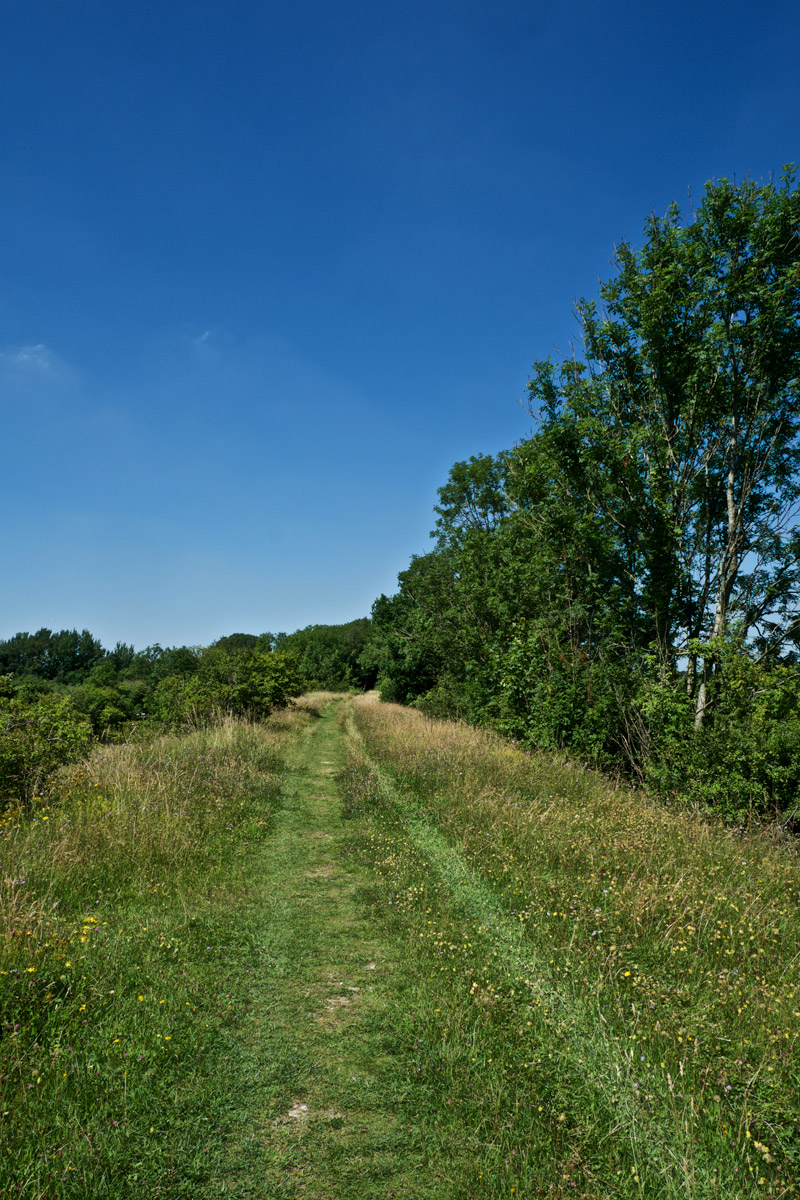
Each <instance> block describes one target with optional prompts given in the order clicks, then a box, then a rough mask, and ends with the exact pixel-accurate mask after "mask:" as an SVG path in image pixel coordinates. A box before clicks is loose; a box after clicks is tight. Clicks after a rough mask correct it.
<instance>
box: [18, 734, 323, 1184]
mask: <svg viewBox="0 0 800 1200" xmlns="http://www.w3.org/2000/svg"><path fill="white" fill-rule="evenodd" d="M303 719H304V718H303V716H302V715H301V714H298V713H286V714H279V715H277V716H276V718H275V720H274V721H272V722H270V723H269V724H268V725H267V726H249V725H244V724H239V723H236V722H233V721H227V722H225V723H223V724H221V725H219V726H217V727H214V728H211V729H208V730H204V731H200V732H197V733H193V734H191V735H188V736H184V737H181V738H178V737H164V738H160V739H158V740H156V741H154V742H152V743H150V744H147V745H127V746H116V747H109V748H106V749H103V750H101V751H98V752H97V753H95V755H94V756H93V757H92V758H91V759H90V760H89V761H88V763H86V764H84V765H83V766H81V767H80V768H79V769H76V770H73V771H71V772H66V773H64V774H63V775H62V776H61V778H60V779H59V780H58V782H57V785H56V787H55V789H54V790H53V792H52V793H51V795H50V797H49V798H48V800H47V801H46V802H40V803H39V804H38V805H36V806H35V808H34V810H33V811H31V810H24V811H23V810H16V811H11V812H9V811H7V812H5V813H4V814H3V817H2V822H1V823H0V864H1V867H0V1000H1V1002H2V1035H3V1036H2V1041H1V1042H0V1113H2V1124H0V1194H2V1195H3V1196H4V1197H6V1196H8V1197H11V1196H15V1195H21V1196H22V1195H24V1196H26V1197H48V1198H49V1197H56V1196H58V1197H61V1196H64V1197H67V1196H70V1197H71V1196H75V1197H86V1196H89V1195H91V1196H129V1195H131V1194H133V1193H134V1191H138V1192H139V1193H141V1194H143V1195H149V1196H166V1195H172V1194H176V1195H177V1194H185V1195H192V1194H200V1192H201V1191H202V1180H203V1179H205V1178H207V1177H208V1175H209V1173H210V1172H211V1171H213V1169H214V1164H215V1162H216V1161H217V1157H218V1156H219V1154H220V1153H221V1148H220V1147H221V1140H222V1136H223V1134H224V1126H225V1119H226V1111H227V1109H226V1104H228V1103H229V1099H230V1094H231V1092H230V1089H231V1088H232V1087H233V1085H234V1083H235V1082H236V1081H235V1080H234V1079H233V1078H232V1077H231V1070H232V1069H233V1061H232V1060H235V1053H233V1051H232V1047H231V1045H230V1044H229V1042H230V1031H231V1029H232V1028H233V1027H234V1026H235V1023H236V1021H237V1019H238V1018H239V1016H240V1015H241V1011H242V1007H243V1005H244V1004H245V1003H246V994H247V989H246V982H247V981H246V975H247V971H248V969H249V967H248V960H249V957H250V950H251V948H250V947H248V945H247V936H248V935H247V922H246V920H242V914H243V912H244V910H246V907H247V904H248V900H249V895H248V888H249V884H248V870H247V867H248V863H249V861H250V860H251V859H252V856H253V853H254V850H255V847H256V846H257V844H258V842H259V840H260V839H262V838H263V837H264V836H266V835H267V834H268V832H269V829H270V825H271V821H272V814H273V812H274V810H275V808H276V805H277V804H278V802H279V795H280V780H281V774H282V770H283V760H284V755H285V751H286V748H287V745H288V743H289V742H290V741H291V738H292V735H293V732H294V730H295V729H297V728H298V724H299V723H300V722H302V720H303ZM212 1079H213V1080H214V1082H215V1086H213V1087H209V1080H212ZM226 1084H227V1085H228V1087H227V1090H226ZM198 1189H199V1190H198Z"/></svg>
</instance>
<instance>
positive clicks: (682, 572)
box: [529, 169, 800, 724]
mask: <svg viewBox="0 0 800 1200" xmlns="http://www.w3.org/2000/svg"><path fill="white" fill-rule="evenodd" d="M615 261H616V266H617V275H616V277H615V278H614V279H612V280H611V281H610V282H608V283H605V284H602V285H601V288H600V297H601V304H600V305H599V306H598V305H595V304H593V303H589V302H586V301H581V302H580V304H579V305H578V314H579V318H580V320H581V324H582V329H583V337H584V348H585V359H586V361H585V362H578V361H576V360H574V361H572V362H568V363H565V364H563V365H561V366H560V367H556V366H554V364H552V363H550V362H546V363H539V364H537V365H536V368H535V373H534V377H533V379H532V381H531V383H530V386H529V396H530V402H531V406H532V408H534V409H535V410H537V411H538V412H540V413H541V415H542V417H543V421H544V425H545V428H548V427H549V428H551V429H552V428H556V427H560V428H562V429H566V428H570V429H571V430H572V434H573V437H574V438H575V440H576V446H577V451H576V453H577V455H578V457H579V459H580V461H581V467H582V470H583V474H584V477H585V478H584V482H583V486H584V487H585V499H584V501H582V503H584V504H586V502H587V500H586V498H588V504H589V506H590V507H591V508H593V509H594V511H595V513H596V516H597V519H598V520H602V521H603V522H605V523H606V525H607V526H608V527H609V528H613V529H615V530H616V541H617V544H618V547H619V551H620V554H621V557H622V559H623V560H626V562H627V568H626V569H627V575H628V579H629V582H630V585H631V588H632V591H633V593H634V594H635V600H636V604H637V606H638V608H639V612H640V618H641V631H642V634H641V635H642V638H643V640H644V643H649V644H650V646H651V647H655V648H657V649H658V650H659V652H660V654H661V656H662V658H664V659H665V660H668V661H672V662H674V661H675V658H676V656H678V655H687V656H688V662H689V671H688V675H687V686H688V687H689V689H690V690H691V691H692V692H693V693H694V694H695V704H696V708H695V711H696V722H697V724H702V722H703V719H704V716H705V712H706V708H707V704H708V687H709V681H710V677H711V673H712V670H713V663H714V650H713V646H714V642H715V640H718V639H720V638H721V637H722V636H723V635H724V634H725V633H726V632H727V631H728V630H729V628H730V627H731V625H732V624H733V625H735V626H736V627H737V630H738V632H739V634H740V635H741V636H742V637H744V638H745V639H747V638H750V639H757V640H759V641H760V644H761V647H762V649H763V651H764V652H772V653H775V652H776V651H777V650H778V649H779V648H780V646H781V644H782V643H783V642H784V641H785V640H786V638H787V637H788V636H789V635H790V634H791V633H792V630H793V623H794V621H795V616H794V613H795V610H796V605H797V589H798V570H797V555H796V549H797V541H798V538H797V523H796V505H797V501H798V497H799V496H800V482H799V480H798V466H800V441H799V439H798V432H799V431H800V190H798V188H797V187H796V186H795V176H794V174H793V172H792V171H791V170H790V169H787V170H786V171H785V172H784V175H783V176H782V179H781V182H780V184H779V185H778V186H775V185H774V184H772V183H769V184H765V185H757V184H756V183H754V182H752V181H749V180H748V181H745V182H744V183H740V184H735V183H730V182H729V181H728V180H725V179H723V180H720V181H719V182H718V183H716V184H708V185H707V186H706V190H705V193H704V196H703V200H702V202H701V204H700V206H699V207H698V209H697V211H696V213H694V214H693V216H692V219H690V220H689V221H688V222H686V223H684V220H683V217H682V215H681V213H680V210H679V209H678V207H677V206H672V207H671V208H670V210H669V211H668V213H667V214H666V216H665V217H663V218H658V217H655V216H654V217H652V218H651V219H650V220H649V221H648V222H647V224H646V227H645V240H644V244H643V246H642V248H641V249H640V250H635V249H634V248H633V247H631V246H630V245H629V244H628V243H623V244H622V245H621V246H619V247H618V248H617V250H616V254H615ZM700 644H704V646H705V647H706V648H705V649H704V650H702V652H701V659H702V662H701V664H700V667H699V668H698V666H697V664H696V661H695V659H696V655H697V654H698V647H699V645H700ZM698 670H699V674H698ZM696 675H697V678H696Z"/></svg>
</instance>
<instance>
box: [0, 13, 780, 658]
mask: <svg viewBox="0 0 800 1200" xmlns="http://www.w3.org/2000/svg"><path fill="white" fill-rule="evenodd" d="M764 14H766V15H764ZM799 60H800V10H798V8H797V6H796V4H790V3H783V2H780V0H779V2H776V3H772V4H770V5H769V6H766V7H765V8H764V9H762V10H761V13H759V11H758V10H757V9H756V8H755V7H754V6H753V5H752V4H751V3H747V4H745V3H742V2H740V0H733V2H731V3H725V4H722V3H716V2H714V3H705V4H704V3H699V4H698V3H697V2H696V0H695V2H694V3H692V4H688V3H685V2H683V0H678V2H677V3H675V4H673V5H671V6H668V7H667V8H666V9H665V8H664V7H663V6H649V5H643V4H641V3H637V4H633V3H623V2H621V0H610V2H609V3H606V4H603V5H599V4H597V2H596V0H594V2H593V3H585V2H584V0H576V2H574V3H572V4H571V5H569V6H562V7H559V8H555V7H554V6H552V5H543V4H539V3H536V2H529V3H518V2H517V0H494V2H492V3H489V2H483V0H481V2H469V0H465V2H462V3H446V2H443V0H427V2H426V3H420V2H418V0H406V2H405V3H404V4H402V5H391V6H389V5H382V4H379V3H374V2H371V3H366V2H363V0H339V2H338V3H337V4H335V5H334V4H330V3H328V4H323V3H319V2H308V0H293V2H292V3H289V4H287V3H282V4H277V3H271V2H268V0H261V2H260V3H251V2H250V0H241V2H237V0H228V2H227V3H225V4H222V3H219V2H214V3H209V2H207V0H192V3H186V2H184V0H171V2H170V3H169V4H165V3H163V0H160V2H159V3H157V4H156V3H153V2H151V0H136V3H132V2H129V0H119V2H118V3H116V4H114V5H109V4H108V3H106V2H104V3H99V2H97V0H70V2H69V3H67V2H66V0H64V2H56V0H47V2H40V0H28V3H26V4H25V5H16V6H7V7H6V10H5V12H4V18H3V37H2V40H0V111H2V112H3V122H2V129H0V228H2V231H3V233H2V238H0V416H1V417H2V430H3V438H2V442H3V448H4V454H3V471H2V475H1V476H0V480H1V482H0V490H1V494H2V512H3V519H2V522H1V523H0V556H1V558H0V561H2V565H3V572H2V587H0V637H8V636H10V635H12V634H13V633H15V632H17V631H18V630H34V629H37V628H39V627H40V626H42V625H47V626H49V627H50V628H53V629H60V628H63V627H70V628H71V627H73V626H77V627H78V628H83V627H88V628H89V629H91V630H92V632H93V633H95V634H96V635H97V636H99V637H100V638H101V639H102V640H103V642H104V643H105V644H106V645H113V643H114V642H116V641H117V640H118V639H120V640H123V641H128V642H134V643H135V644H136V645H137V646H143V645H146V644H148V643H152V642H156V641H159V642H161V643H162V644H165V645H168V644H180V643H189V644H206V643H208V642H209V641H211V640H213V639H214V638H216V637H219V636H221V635H222V634H225V633H231V632H234V631H237V630H242V631H250V632H262V631H264V630H271V631H273V632H275V631H277V630H280V629H283V630H291V629H295V628H298V627H301V626H304V625H306V624H309V623H311V622H325V623H327V622H339V621H345V620H349V619H351V618H354V617H357V616H362V615H365V614H366V613H368V611H369V609H370V606H371V603H372V601H373V600H374V598H375V597H376V596H377V595H379V594H380V593H381V592H392V591H393V590H394V588H395V581H396V576H397V572H398V571H400V570H402V569H403V568H404V567H405V566H406V565H407V563H408V560H409V558H410V556H411V555H412V554H414V553H424V552H425V551H426V550H427V549H428V548H429V546H430V542H429V539H428V532H429V530H430V529H431V528H432V525H433V513H432V508H433V505H434V503H435V502H436V498H437V497H436V489H437V488H438V487H439V486H441V484H443V483H444V481H445V479H446V476H447V472H448V470H449V468H450V466H451V465H452V463H453V462H455V461H457V460H459V459H463V458H466V457H468V456H469V455H471V454H477V453H483V452H491V453H494V452H496V451H497V450H499V449H501V448H504V447H507V446H510V445H512V444H513V443H514V442H515V441H517V440H519V439H520V438H523V437H524V436H525V435H526V434H527V433H528V432H529V431H530V428H531V420H530V417H528V416H527V415H526V413H525V412H524V410H523V408H522V407H521V402H522V400H523V397H524V392H525V383H526V381H527V378H528V376H529V371H530V367H531V364H532V363H533V361H534V360H535V359H537V358H541V357H544V356H546V355H548V354H550V353H553V352H554V348H555V349H557V350H560V351H562V352H563V351H566V350H568V348H569V344H570V341H571V340H574V339H575V338H576V336H577V327H576V324H575V321H574V317H573V315H572V308H573V304H574V301H575V299H576V298H577V297H579V296H584V295H586V296H590V295H592V294H593V293H594V291H595V289H596V287H597V280H598V278H599V277H600V278H606V277H608V275H609V274H610V271H611V268H610V258H611V254H612V252H613V246H614V243H615V242H617V241H619V240H620V239H622V238H628V239H629V240H631V241H633V242H637V241H638V240H639V238H640V235H641V230H642V226H643V222H644V219H645V217H646V216H647V214H648V213H650V212H651V211H653V210H655V211H656V212H663V210H664V209H665V208H666V206H667V205H668V204H669V203H670V202H671V201H672V200H677V201H678V202H679V203H680V204H682V205H683V206H685V207H687V208H688V205H689V201H688V195H689V193H691V196H692V197H693V198H694V199H695V200H699V198H700V196H701V195H702V190H703V185H704V183H705V181H706V180H708V179H711V178H719V177H720V176H728V177H732V176H735V177H737V178H742V177H744V176H746V175H750V176H753V177H754V178H756V179H762V178H767V177H768V176H769V175H770V173H771V172H773V171H774V172H776V173H779V172H780V169H781V166H782V165H783V164H784V163H786V162H792V161H797V160H800V72H798V69H797V63H798V61H799Z"/></svg>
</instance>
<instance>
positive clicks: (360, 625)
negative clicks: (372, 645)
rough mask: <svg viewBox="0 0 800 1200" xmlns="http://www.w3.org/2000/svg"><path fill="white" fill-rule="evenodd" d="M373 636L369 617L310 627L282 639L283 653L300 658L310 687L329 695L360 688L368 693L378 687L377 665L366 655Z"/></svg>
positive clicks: (283, 636)
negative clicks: (338, 623)
mask: <svg viewBox="0 0 800 1200" xmlns="http://www.w3.org/2000/svg"><path fill="white" fill-rule="evenodd" d="M370 636H371V623H370V621H369V618H368V617H360V618H359V619H358V620H355V621H348V622H347V623H346V624H344V625H308V626H306V628H305V629H298V630H297V631H296V632H295V633H290V634H288V635H286V634H284V635H282V636H281V638H280V641H279V645H280V648H281V650H289V651H291V652H292V653H293V654H295V655H296V656H297V660H298V664H299V667H300V670H301V672H302V674H303V675H304V676H305V678H306V679H307V680H308V682H309V685H310V686H312V687H316V688H321V689H323V690H326V691H339V690H341V689H344V688H356V689H357V690H359V691H366V690H369V689H370V688H372V687H374V686H375V679H376V670H375V665H374V663H373V661H372V659H371V658H370V656H369V654H366V656H365V651H366V649H367V646H368V643H369V640H370Z"/></svg>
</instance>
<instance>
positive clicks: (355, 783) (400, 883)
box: [344, 698, 800, 1197]
mask: <svg viewBox="0 0 800 1200" xmlns="http://www.w3.org/2000/svg"><path fill="white" fill-rule="evenodd" d="M354 720H355V725H356V728H357V730H358V733H359V735H360V739H361V743H360V749H359V748H358V744H356V749H355V750H354V756H353V761H352V763H351V767H350V772H349V776H348V777H347V779H346V781H345V785H344V795H345V805H346V808H347V807H349V809H350V811H352V812H353V813H355V814H357V815H358V817H359V819H360V822H361V823H362V825H363V827H364V828H363V830H362V832H361V833H360V834H359V843H360V853H361V854H362V855H363V856H364V858H365V861H369V862H370V863H371V864H372V866H373V868H374V869H377V870H378V871H379V872H380V874H381V876H382V879H383V889H382V891H381V892H380V895H379V898H378V899H377V900H376V903H375V908H376V911H377V910H380V914H381V919H382V920H383V921H385V922H386V923H387V925H388V927H390V928H392V929H393V930H394V931H395V933H396V935H397V936H401V937H402V938H403V940H404V944H405V947H406V950H405V953H406V956H407V960H408V961H407V969H408V971H409V973H411V974H412V975H413V977H414V978H415V980H417V987H416V996H415V1001H414V1004H413V1005H411V1006H410V1007H409V1008H408V1009H407V1011H406V1012H405V1013H404V1014H403V1020H404V1024H403V1027H402V1032H399V1033H398V1037H400V1038H405V1039H406V1040H407V1041H408V1042H411V1041H412V1040H413V1044H415V1045H416V1047H417V1056H416V1059H417V1061H416V1077H417V1082H418V1084H424V1086H423V1087H422V1088H421V1090H422V1092H424V1093H425V1094H427V1095H428V1096H429V1097H430V1105H429V1120H435V1121H436V1123H437V1124H439V1125H444V1126H447V1127H449V1129H450V1135H451V1137H452V1138H453V1139H454V1140H455V1141H456V1142H458V1144H459V1145H460V1147H461V1151H460V1159H461V1167H460V1170H461V1183H460V1185H459V1189H458V1190H457V1191H456V1193H455V1194H458V1195H464V1196H467V1195H473V1194H474V1195H478V1194H481V1192H483V1193H484V1194H488V1195H492V1196H501V1195H512V1194H514V1195H516V1196H529V1195H547V1196H566V1195H580V1196H586V1197H601V1196H622V1195H642V1196H652V1197H656V1196H658V1197H664V1196H675V1197H678V1196H695V1197H700V1196H704V1197H705V1196H708V1197H711V1196H731V1197H733V1196H735V1197H739V1196H769V1197H777V1196H788V1195H793V1194H796V1191H797V1183H798V1174H799V1173H798V1163H797V1157H798V1151H800V1124H798V1117H799V1116H800V1105H799V1104H798V1090H797V1082H798V1077H797V1068H796V1064H795V1063H794V1061H793V1052H794V1047H795V1042H796V1039H797V1035H798V1030H800V924H799V923H798V919H797V918H798V901H799V900H800V863H799V862H798V858H797V850H796V844H795V843H794V842H793V841H792V840H791V839H789V838H788V837H786V836H785V835H784V834H783V833H782V831H781V830H777V829H775V828H765V829H760V828H754V829H752V830H750V831H747V832H745V831H743V830H741V829H739V830H730V829H726V828H724V827H723V826H722V825H721V824H713V823H709V822H708V820H707V819H700V818H699V817H698V816H695V815H693V814H691V813H685V812H670V811H668V810H666V809H665V808H664V807H663V806H661V805H658V804H655V803H653V802H652V801H649V800H648V798H647V796H646V795H644V794H642V793H638V792H633V791H629V790H625V789H624V788H621V787H616V786H614V785H612V784H610V783H609V782H608V781H607V780H604V779H603V777H602V776H600V775H597V774H595V773H590V772H587V771H585V770H583V769H582V768H581V767H579V766H576V765H572V764H570V763H569V762H566V761H564V760H563V759H562V760H558V759H554V758H551V759H549V760H548V759H546V758H542V757H535V758H532V757H531V756H530V755H528V754H527V753H524V752H522V751H521V750H519V749H517V748H515V747H513V746H511V745H509V744H508V743H506V742H503V741H502V740H500V739H499V738H497V737H495V736H494V735H492V734H489V733H485V732H480V731H477V730H475V729H471V728H469V727H467V726H465V725H462V724H457V723H447V722H441V721H434V720H431V719H428V718H426V717H425V716H423V715H421V714H420V713H418V712H416V711H414V710H412V709H408V708H400V707H398V706H394V705H384V704H378V703H375V702H373V701H372V700H371V699H370V698H365V699H362V700H358V701H356V704H355V706H354ZM419 1090H420V1089H419V1087H418V1088H417V1091H419Z"/></svg>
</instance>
